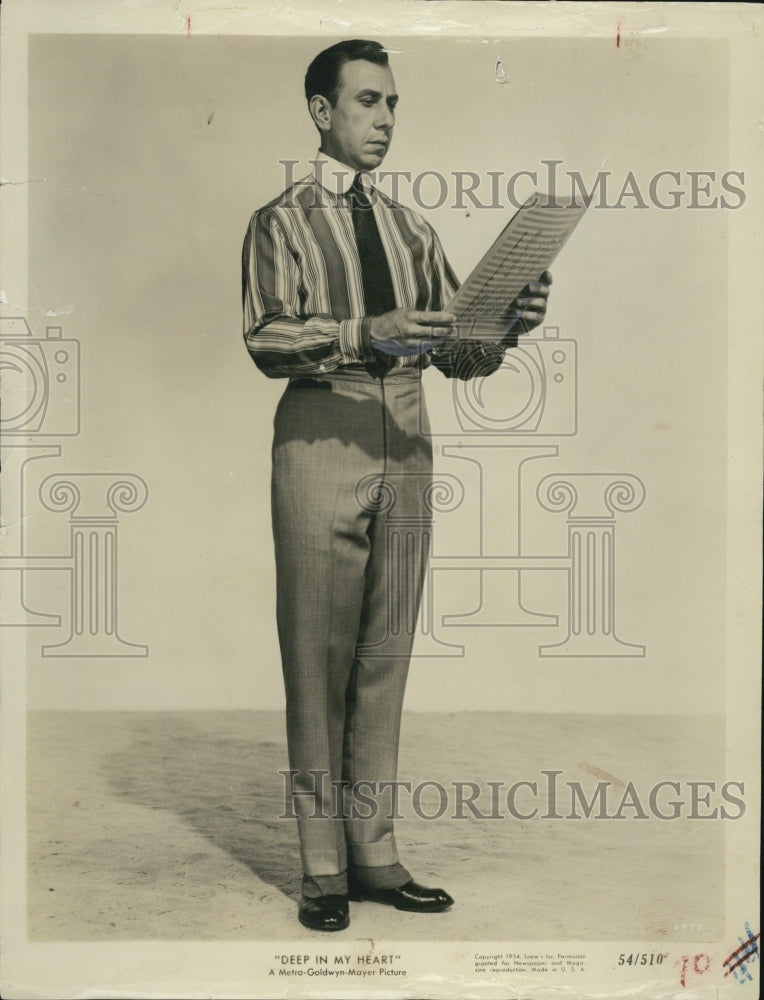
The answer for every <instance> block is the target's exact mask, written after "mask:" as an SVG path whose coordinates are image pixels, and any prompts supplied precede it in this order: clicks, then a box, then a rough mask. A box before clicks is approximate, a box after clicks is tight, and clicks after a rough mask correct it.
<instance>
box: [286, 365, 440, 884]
mask: <svg viewBox="0 0 764 1000" xmlns="http://www.w3.org/2000/svg"><path fill="white" fill-rule="evenodd" d="M274 428H275V435H274V444H273V480H272V510H273V532H274V541H275V552H276V571H277V618H278V630H279V642H280V646H281V655H282V666H283V672H284V684H285V689H286V706H287V740H288V746H289V766H290V770H291V771H292V792H293V794H292V802H293V806H294V812H295V813H296V815H297V825H298V832H299V838H300V853H301V858H302V864H303V870H304V872H305V873H306V874H307V875H330V874H337V873H341V872H343V871H345V869H346V868H347V866H348V864H349V865H350V866H351V867H352V866H353V865H358V866H382V865H393V864H395V863H396V862H397V861H398V852H397V849H396V844H395V837H394V833H393V819H392V815H391V813H392V809H391V804H392V802H391V792H390V789H389V788H388V789H387V790H386V791H385V790H384V783H385V782H392V781H394V780H395V778H396V771H397V763H398V740H399V733H400V722H401V710H402V705H403V694H404V689H405V685H406V675H407V672H408V666H409V658H410V654H411V648H412V643H413V638H414V632H415V627H416V619H417V614H418V609H419V602H420V598H421V592H422V583H423V579H424V573H425V572H426V562H427V555H428V551H429V540H430V530H431V509H430V507H429V505H428V502H427V501H428V498H429V489H430V483H431V477H432V446H431V442H430V438H429V426H428V424H427V415H426V410H425V408H424V402H423V397H422V384H421V373H420V372H419V371H417V370H405V369H404V370H401V371H398V372H396V373H394V374H391V375H388V376H386V377H385V378H384V380H380V379H379V378H374V377H372V376H371V375H369V374H368V373H367V372H365V371H364V370H362V369H342V370H341V371H340V372H337V373H331V374H328V375H326V376H322V377H316V378H292V379H290V384H289V385H288V386H287V388H286V390H285V392H284V395H283V396H282V398H281V400H280V402H279V405H278V408H277V411H276V417H275V421H274ZM343 783H344V785H345V786H346V790H345V792H344V794H343V793H341V792H340V789H341V788H342V786H343ZM359 783H360V784H359ZM347 788H351V789H352V788H356V789H357V790H358V792H359V795H360V796H361V798H362V801H360V800H359V799H358V797H357V796H355V795H353V794H352V792H349V791H347Z"/></svg>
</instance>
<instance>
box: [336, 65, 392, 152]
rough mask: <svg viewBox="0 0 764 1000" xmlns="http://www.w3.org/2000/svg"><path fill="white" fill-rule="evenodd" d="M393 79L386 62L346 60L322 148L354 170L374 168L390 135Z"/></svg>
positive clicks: (390, 137) (387, 145) (388, 145)
mask: <svg viewBox="0 0 764 1000" xmlns="http://www.w3.org/2000/svg"><path fill="white" fill-rule="evenodd" d="M397 103H398V95H397V94H396V93H395V80H394V79H393V74H392V72H391V70H390V67H389V66H377V65H376V63H371V62H367V61H366V60H365V59H354V60H352V61H351V62H346V63H345V64H344V65H343V66H342V68H341V70H340V87H339V94H338V97H337V104H336V105H335V107H333V108H331V109H330V111H329V115H330V122H331V124H330V127H329V129H328V130H327V131H326V132H324V134H323V141H322V144H321V145H322V149H323V150H324V152H326V153H328V155H329V156H333V157H334V158H335V160H340V162H342V163H347V164H348V166H351V167H354V168H355V169H356V170H375V169H376V168H377V167H378V166H379V165H380V163H381V162H382V160H384V158H385V156H386V154H387V150H388V149H389V147H390V142H391V141H392V138H393V126H394V124H395V106H396V104H397Z"/></svg>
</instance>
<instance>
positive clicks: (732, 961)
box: [722, 924, 760, 979]
mask: <svg viewBox="0 0 764 1000" xmlns="http://www.w3.org/2000/svg"><path fill="white" fill-rule="evenodd" d="M745 931H746V935H747V937H746V939H745V940H743V938H738V941H740V947H739V948H735V950H734V951H733V952H732V954H731V955H730V956H729V958H725V960H724V961H723V962H722V965H723V966H724V975H725V976H728V975H729V974H730V972H734V973H735V978H736V979H737V978H738V973H737V972H736V971H735V970H737V969H739V970H740V972H742V973H745V972H747V970H746V967H745V963H746V962H748V961H750V960H751V959H753V958H755V957H756V956H757V955H758V953H759V946H758V945H757V944H756V942H757V941H758V940H759V936H760V935H759V934H754V933H753V931H752V930H751V927H750V925H749V924H746V925H745ZM748 978H750V973H748Z"/></svg>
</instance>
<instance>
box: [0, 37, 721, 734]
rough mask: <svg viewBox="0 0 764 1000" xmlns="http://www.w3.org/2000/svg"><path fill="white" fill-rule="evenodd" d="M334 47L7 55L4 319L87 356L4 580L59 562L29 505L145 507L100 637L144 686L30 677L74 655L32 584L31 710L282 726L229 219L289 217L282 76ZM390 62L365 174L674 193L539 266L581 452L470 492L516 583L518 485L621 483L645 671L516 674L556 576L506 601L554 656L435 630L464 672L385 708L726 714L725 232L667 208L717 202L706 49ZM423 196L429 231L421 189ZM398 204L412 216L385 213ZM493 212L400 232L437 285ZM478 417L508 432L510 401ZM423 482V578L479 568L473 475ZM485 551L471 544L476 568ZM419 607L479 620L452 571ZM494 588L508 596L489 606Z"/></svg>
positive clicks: (523, 502) (567, 663)
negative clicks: (24, 559) (58, 478)
mask: <svg viewBox="0 0 764 1000" xmlns="http://www.w3.org/2000/svg"><path fill="white" fill-rule="evenodd" d="M348 32H349V34H351V35H352V29H350V28H349V29H348ZM339 37H340V36H339V35H338V36H337V37H327V38H325V39H316V38H305V39H291V40H286V39H278V38H274V39H265V38H257V37H249V38H246V37H196V36H194V35H193V34H192V35H191V37H186V36H185V35H181V36H177V37H169V36H138V35H135V36H131V35H124V34H122V35H112V36H98V35H92V36H89V35H78V36H75V35H71V36H64V35H47V36H46V35H39V36H36V37H34V38H32V40H31V43H30V59H29V171H30V176H31V177H32V179H33V181H34V183H32V184H31V185H30V186H29V191H28V199H29V201H28V204H29V261H30V266H29V289H28V300H29V301H28V309H27V316H28V318H29V322H30V326H31V327H32V329H33V332H34V335H35V336H36V337H38V338H41V337H44V335H45V327H46V325H50V324H57V325H60V326H62V328H63V335H64V337H69V338H76V339H77V340H78V341H79V343H80V350H81V413H82V426H81V431H80V434H79V435H78V436H74V437H71V438H68V439H66V441H65V443H64V445H63V448H62V454H61V457H60V458H49V459H44V460H39V461H36V462H32V463H30V464H29V465H28V467H27V476H26V483H25V501H24V503H25V509H24V511H23V516H24V531H25V540H24V543H25V547H26V551H27V552H29V553H41V554H46V555H49V554H51V553H60V554H64V553H66V552H68V549H69V534H68V531H69V529H68V526H67V516H66V514H62V513H57V514H56V513H51V512H50V511H48V510H45V509H44V508H43V507H42V506H41V504H40V502H39V499H38V493H37V490H38V485H39V483H40V482H41V480H42V479H44V478H45V477H46V476H48V475H51V474H53V473H70V472H121V473H134V474H136V475H138V476H140V477H142V478H143V479H144V480H145V481H146V482H147V484H148V487H149V491H150V495H149V500H148V503H147V504H146V505H145V506H144V507H143V508H142V509H141V510H139V511H137V512H135V513H133V514H125V515H123V517H122V519H121V520H120V527H119V532H120V538H119V631H120V634H121V636H122V637H123V638H124V639H125V640H126V641H128V642H135V643H141V644H145V645H147V646H148V655H147V656H146V657H137V658H135V657H126V658H110V657H96V658H90V659H88V658H55V659H54V658H51V657H48V656H43V655H41V652H40V647H41V645H42V644H43V643H50V642H60V641H62V640H63V639H65V638H66V635H67V634H68V620H69V602H70V585H69V584H70V578H69V573H68V571H51V572H48V573H37V574H27V585H26V593H25V599H26V602H27V605H28V606H29V607H31V608H33V609H34V610H36V611H38V612H43V611H44V612H47V613H56V614H59V615H61V616H62V619H63V623H62V627H61V628H60V629H54V628H47V629H46V628H34V629H30V630H29V633H28V690H29V704H30V707H39V708H51V707H53V708H59V707H65V708H102V707H105V708H160V707H161V708H175V707H177V708H205V707H223V708H228V707H243V708H255V707H261V708H277V707H279V706H280V705H281V703H282V691H281V675H280V663H279V656H278V647H277V639H276V629H275V616H274V571H273V554H272V542H271V536H270V512H269V474H270V467H269V462H270V454H269V452H270V436H271V421H272V415H273V410H274V407H275V405H276V402H277V399H278V397H279V394H280V392H281V391H282V389H283V383H280V382H271V381H269V380H267V379H266V378H265V377H264V376H262V375H261V374H260V373H259V372H258V371H257V370H256V369H255V367H254V365H253V364H252V362H251V361H250V360H249V358H248V356H247V353H246V350H245V348H244V345H243V341H242V338H241V320H240V270H239V254H240V247H241V240H242V237H243V234H244V231H245V228H246V225H247V222H248V219H249V216H250V214H251V212H252V211H253V210H254V209H255V208H257V207H259V206H260V205H262V204H263V203H265V202H266V201H268V200H270V199H271V198H272V197H274V196H276V195H277V194H278V193H279V192H280V190H281V188H282V183H283V172H282V168H281V167H280V165H279V160H281V159H299V160H301V161H302V162H303V163H305V162H306V161H307V159H308V158H309V157H311V156H312V155H313V152H314V150H315V145H316V139H315V134H314V131H313V128H312V125H311V123H310V120H309V118H308V115H307V111H306V108H305V102H304V98H303V96H302V77H303V75H304V70H305V67H306V66H307V64H308V62H309V60H310V59H311V58H312V56H313V55H314V54H315V53H316V52H317V51H318V50H319V49H320V48H321V47H324V46H325V45H328V44H331V43H332V42H334V41H336V40H338V38H339ZM346 37H347V35H346ZM382 40H383V41H384V42H385V43H386V44H388V45H389V46H390V47H391V48H394V49H398V50H399V51H397V52H395V53H394V54H393V55H392V56H391V59H392V66H393V71H394V74H395V77H396V82H397V85H398V90H399V93H400V95H401V100H400V105H399V112H398V124H397V126H396V134H395V139H394V142H393V146H392V150H391V152H390V154H389V156H388V159H387V161H386V162H385V169H390V170H401V171H404V170H405V171H411V172H412V174H413V175H417V174H418V173H421V172H422V171H426V170H439V171H441V172H442V173H443V174H444V175H445V176H447V177H448V176H450V175H451V174H452V172H453V171H467V170H472V171H476V172H478V173H479V174H480V175H481V176H484V175H486V174H487V172H488V171H503V172H504V173H505V174H506V175H507V176H508V175H510V174H512V173H514V172H516V171H519V170H531V171H534V170H535V171H537V172H538V175H539V176H538V182H539V183H538V186H539V187H541V188H543V187H545V167H544V166H543V164H542V161H544V160H552V159H554V160H559V161H561V163H560V165H559V167H558V171H559V176H560V178H562V179H563V180H562V181H561V184H563V187H562V188H561V190H563V191H564V185H565V182H564V177H565V172H566V171H579V172H580V173H581V174H582V175H583V177H584V179H585V180H587V181H591V180H593V178H594V177H595V175H596V173H597V171H598V170H600V169H602V170H607V171H610V172H611V174H612V176H611V179H610V185H611V191H610V193H609V199H610V201H611V202H613V201H615V200H616V199H617V197H618V194H619V192H620V190H621V187H622V185H623V182H624V179H625V178H626V175H627V174H628V172H629V171H632V172H633V173H634V176H635V178H636V181H637V182H638V184H639V186H640V188H641V190H642V193H643V195H644V197H645V199H647V197H648V195H647V187H648V184H649V181H650V179H651V177H652V176H653V175H654V174H655V173H656V172H658V171H660V170H672V171H678V172H680V175H681V177H680V183H679V184H678V185H676V187H679V188H681V189H683V190H684V192H685V194H684V200H683V204H682V205H681V206H680V207H679V208H678V209H676V210H672V211H669V210H661V209H660V208H658V207H656V206H655V205H654V204H649V205H648V206H647V207H644V208H639V207H637V199H636V198H630V197H626V198H624V199H623V200H622V202H621V204H622V207H621V208H620V209H615V208H612V209H610V210H606V209H604V208H597V207H594V206H593V207H592V208H591V209H590V211H589V213H588V214H587V217H586V218H585V219H584V220H583V222H582V224H581V226H580V227H579V229H578V230H577V232H576V233H575V234H574V236H573V238H572V240H571V242H570V244H569V245H568V246H567V247H566V248H565V250H564V251H563V254H562V255H561V257H560V260H559V262H558V265H557V266H556V267H555V268H554V269H553V273H554V288H553V296H552V299H551V303H550V309H549V313H548V323H549V324H551V325H555V326H558V327H559V336H560V337H561V338H563V339H572V340H575V341H576V343H577V349H578V372H577V378H578V382H577V385H578V402H577V409H576V413H577V420H578V428H577V433H576V434H574V435H562V436H557V437H556V436H554V434H551V433H550V436H547V437H544V438H543V439H542V438H536V437H533V436H529V437H525V438H522V439H519V438H518V439H514V443H516V444H517V443H524V444H526V445H528V446H529V447H533V446H535V445H538V444H540V445H544V446H552V445H556V446H557V447H558V451H559V453H558V455H557V456H556V457H554V456H552V457H545V458H543V459H542V458H539V459H538V460H536V461H535V462H532V463H530V464H529V466H528V468H527V472H524V473H523V477H524V478H523V480H522V482H521V485H520V486H519V487H518V486H517V484H516V481H515V480H514V479H513V478H512V476H511V475H510V473H509V472H508V471H507V472H506V473H505V477H504V478H502V477H501V475H500V476H498V478H497V477H496V476H495V475H492V477H491V481H490V483H489V482H488V477H487V478H486V489H487V494H486V498H485V504H486V509H485V511H484V513H483V519H484V522H485V523H487V524H489V525H490V527H491V531H492V532H493V533H494V534H495V533H496V532H500V526H501V524H502V521H504V522H505V523H506V525H507V533H508V537H509V536H510V535H511V534H512V531H514V530H515V529H517V530H518V531H520V532H521V535H522V539H521V543H520V549H521V551H522V552H523V554H525V555H530V554H533V555H536V556H539V557H541V556H543V555H547V556H550V557H555V556H560V555H561V554H564V553H565V552H566V550H567V535H566V527H565V515H564V513H550V512H547V511H544V510H542V509H541V508H540V507H539V505H538V503H537V502H536V500H535V489H536V485H537V482H538V481H539V479H541V478H542V477H543V476H546V475H549V474H551V473H561V472H566V473H584V472H586V473H592V472H594V473H603V474H629V475H632V476H635V477H637V478H638V479H639V480H640V481H641V482H642V483H643V484H644V486H645V489H646V499H645V502H644V504H643V505H642V506H641V507H640V508H639V509H638V510H636V511H634V512H632V513H630V514H628V515H624V516H623V517H622V518H619V519H618V525H617V532H618V552H617V561H616V586H617V630H618V633H619V635H620V637H621V638H622V639H623V640H624V641H626V642H633V643H637V644H641V645H644V646H645V647H646V655H645V656H643V657H620V656H602V657H583V658H542V657H540V656H539V653H538V647H539V645H540V644H544V643H554V642H560V641H562V640H563V639H564V637H565V632H566V622H567V614H568V612H567V606H566V605H567V597H566V594H567V588H566V582H567V577H566V574H565V572H564V571H563V570H557V571H554V572H549V571H547V572H546V573H544V572H538V573H529V574H527V575H526V576H524V578H523V579H524V584H523V601H524V603H525V604H526V606H530V607H532V608H534V610H537V611H539V612H545V613H547V614H554V615H557V616H558V617H559V626H558V627H557V628H549V627H546V628H542V627H524V628H521V627H514V628H512V627H491V628H448V629H446V628H441V631H440V635H441V636H442V637H443V639H444V640H445V641H448V642H450V643H458V644H461V645H463V646H464V655H463V656H443V657H424V656H419V657H415V660H414V663H413V665H412V671H411V677H410V682H409V692H408V696H407V708H409V709H417V710H439V711H443V710H445V711H449V710H457V709H485V708H491V709H514V710H521V711H524V710H528V711H531V710H547V711H570V712H578V711H580V712H589V711H599V712H615V713H618V712H645V713H651V714H652V713H663V712H666V713H669V712H690V713H704V712H712V711H717V710H720V709H721V708H722V705H723V698H724V695H723V677H724V671H725V629H724V617H725V605H724V599H725V584H726V580H725V543H726V520H725V517H726V511H725V489H726V440H727V427H726V414H727V386H726V338H727V337H728V335H729V336H734V335H735V331H734V330H732V331H728V329H727V305H728V303H727V244H726V235H727V227H728V219H729V216H730V214H734V212H733V213H731V212H730V211H725V210H723V209H721V208H719V207H718V206H717V208H716V209H705V210H704V209H697V208H696V209H691V208H688V207H687V204H688V201H689V198H690V195H689V191H690V184H691V180H690V177H689V175H688V171H715V172H716V177H717V180H716V181H715V182H712V189H713V190H712V193H713V194H717V195H718V194H720V193H722V192H721V190H720V187H719V182H718V178H719V177H720V175H721V174H722V173H723V172H724V171H726V170H734V169H736V163H735V159H734V150H733V151H729V150H728V137H727V129H728V119H727V114H728V109H727V103H726V95H727V71H728V60H727V50H726V45H725V43H723V42H715V41H712V40H707V41H703V40H697V39H696V40H691V41H687V42H680V41H677V40H676V39H674V40H673V41H672V43H671V45H670V47H669V46H667V45H665V44H663V42H662V40H661V38H660V37H652V38H651V37H645V36H643V37H641V38H639V37H631V38H629V39H625V40H624V41H623V42H622V43H621V44H619V45H616V41H615V37H612V38H607V39H605V38H599V39H595V38H591V39H579V40H577V41H574V40H572V39H566V40H562V39H553V38H550V39H548V40H544V39H526V40H520V39H507V38H503V39H486V38H480V39H478V38H475V39H473V40H466V39H446V38H442V39H425V38H384V39H382ZM529 186H532V185H529V183H528V182H527V181H526V182H525V188H524V187H523V185H522V184H520V185H519V186H518V190H520V191H523V190H526V189H527V188H528V187H529ZM671 186H672V184H671V182H669V183H667V184H664V185H663V186H662V191H667V190H668V189H669V188H670V187H671ZM481 190H483V191H485V190H486V189H485V188H483V189H481ZM451 192H453V186H452V187H451ZM422 193H423V195H424V197H425V198H426V199H427V200H428V201H429V202H430V203H432V202H433V201H434V200H435V188H434V187H431V186H429V185H427V184H425V185H424V186H423V187H422ZM401 197H402V200H406V201H408V202H409V203H411V190H410V188H408V187H406V185H405V184H404V185H403V186H402V189H401ZM664 197H665V195H664ZM503 200H504V207H503V208H502V209H498V208H496V209H488V208H486V209H480V208H475V207H470V206H467V207H466V208H465V207H460V208H454V207H452V201H453V199H452V198H451V197H450V198H449V200H448V201H447V202H446V204H444V205H442V206H441V207H437V208H433V209H431V210H426V211H425V212H424V214H425V215H426V216H427V218H428V219H429V220H430V221H431V222H432V224H433V225H434V226H435V228H436V230H437V231H438V233H439V234H440V236H441V239H442V241H443V243H444V246H445V248H446V252H447V254H448V256H449V257H450V259H451V262H452V264H453V265H454V267H455V269H456V271H457V273H458V274H459V275H460V276H461V277H464V276H466V274H467V273H468V271H469V269H470V268H471V266H472V265H473V264H474V263H475V262H476V260H477V258H478V257H479V255H480V253H481V252H482V250H483V249H484V248H485V247H486V246H487V244H488V243H489V242H490V241H491V239H492V238H493V237H494V236H495V234H496V233H497V232H498V230H499V229H500V228H501V226H502V225H503V224H504V222H505V221H506V219H507V218H508V213H509V212H510V211H511V209H510V208H509V207H508V206H507V204H506V199H503ZM702 200H703V201H705V200H706V198H705V197H703V198H702ZM738 200H739V199H735V198H730V201H731V202H732V203H733V204H735V203H737V201H738ZM12 312H13V310H12V309H11V310H9V309H8V308H7V307H5V308H4V313H3V314H4V315H9V314H10V313H12ZM426 382H427V388H428V392H429V402H430V412H431V418H432V422H433V426H434V428H435V429H436V430H437V429H442V430H444V431H451V437H450V438H448V439H447V440H446V439H445V438H443V439H438V440H437V441H436V444H437V445H438V446H439V447H440V446H442V445H444V444H450V445H452V446H454V445H455V444H456V442H457V441H458V440H459V433H458V431H459V429H458V427H457V426H456V425H455V423H454V412H453V399H452V395H451V389H452V387H451V386H450V385H449V384H448V383H446V381H445V380H443V379H442V377H441V376H440V375H439V373H437V372H435V371H431V372H429V373H427V375H426ZM550 386H551V388H550V389H549V391H550V392H551V391H553V390H554V386H553V385H552V384H551V382H550ZM489 390H490V392H492V393H493V396H492V397H491V400H492V402H491V405H494V406H497V407H499V409H500V408H501V406H502V405H503V404H502V400H501V398H500V395H501V392H503V391H504V390H503V389H498V388H496V387H494V388H493V389H490V386H488V387H486V392H487V393H489V395H490V392H489ZM467 437H468V435H464V434H462V435H461V439H462V440H463V444H464V445H465V446H466V445H468V444H469V441H468V440H467ZM59 443H60V442H59ZM492 454H493V458H496V456H497V454H498V453H492ZM513 454H517V453H516V452H513ZM499 457H500V458H501V457H502V456H499ZM438 462H439V468H441V469H442V471H444V472H448V473H452V474H457V475H460V476H461V477H462V478H463V481H464V484H465V489H466V500H465V506H464V508H463V515H464V517H462V516H461V515H460V516H459V517H453V516H452V515H446V514H444V515H443V516H442V517H440V518H439V520H438V524H437V528H436V530H437V542H436V550H435V551H436V553H437V554H439V555H441V556H445V555H450V554H458V553H461V554H464V555H471V554H474V545H473V541H472V540H471V539H473V535H471V534H470V531H473V530H476V524H477V522H476V520H475V518H478V519H479V516H480V515H479V511H478V507H477V506H475V504H476V502H477V501H476V500H475V490H476V485H475V480H474V477H473V478H471V476H473V473H475V469H474V467H473V469H472V472H470V470H469V468H468V465H467V463H464V462H457V461H454V460H453V459H447V458H446V456H445V455H439V457H438ZM475 474H476V473H475ZM471 503H472V504H473V507H472V508H471V507H470V504H471ZM518 504H520V506H521V507H522V510H523V517H522V522H521V524H520V526H519V528H518V527H517V523H518ZM465 518H466V520H465ZM465 525H468V526H469V530H467V532H466V534H465ZM508 544H509V542H508V540H507V538H500V539H495V538H494V537H486V550H487V551H489V552H492V553H493V554H502V553H506V551H507V546H508ZM471 545H473V549H470V546H471ZM438 580H439V581H440V583H439V589H438V590H437V591H436V595H435V598H436V601H435V604H436V606H435V611H436V614H437V615H440V616H442V615H444V614H459V613H464V612H468V611H470V610H471V609H472V608H474V607H476V605H477V603H478V601H479V591H478V578H477V574H476V573H475V572H474V571H471V572H467V571H462V572H451V573H443V574H439V575H438ZM436 582H437V581H436ZM495 582H496V581H492V583H495ZM515 584H516V578H515V576H514V574H511V573H507V574H503V582H502V583H501V586H505V587H507V588H509V589H510V590H511V589H512V588H513V587H514V586H515ZM417 649H418V651H420V652H421V651H422V650H424V649H425V646H424V645H422V644H418V646H417Z"/></svg>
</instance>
